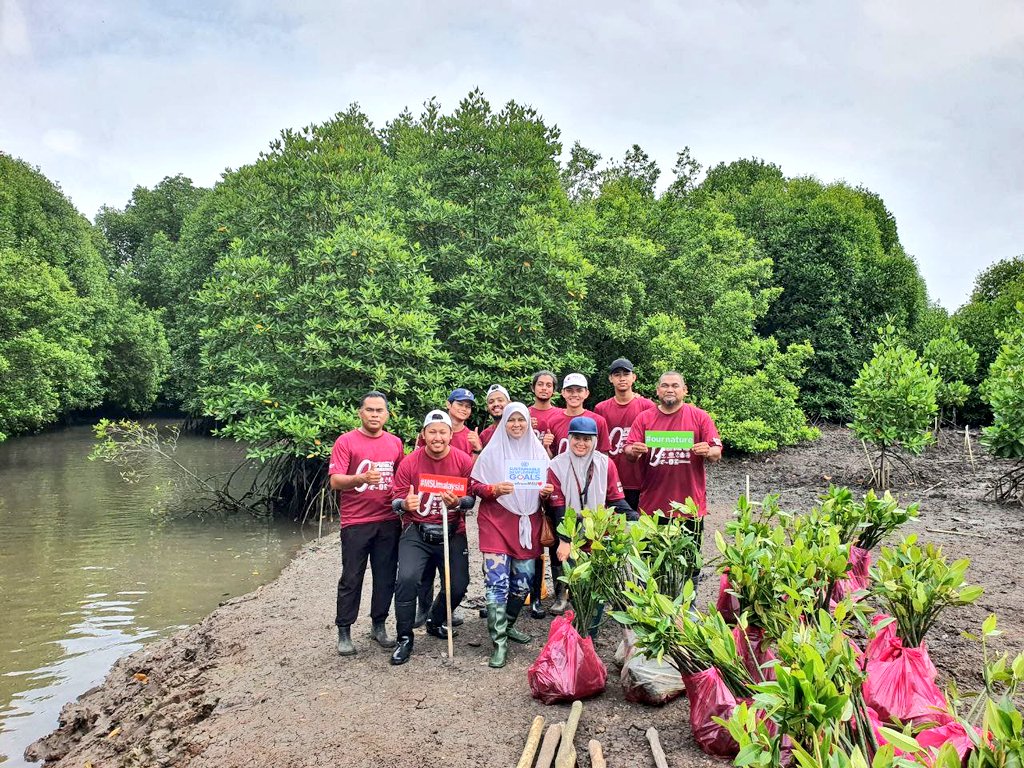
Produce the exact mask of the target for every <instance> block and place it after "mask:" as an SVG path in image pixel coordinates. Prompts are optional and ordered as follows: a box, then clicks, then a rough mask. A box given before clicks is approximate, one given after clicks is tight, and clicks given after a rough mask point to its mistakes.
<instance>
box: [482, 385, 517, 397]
mask: <svg viewBox="0 0 1024 768" xmlns="http://www.w3.org/2000/svg"><path fill="white" fill-rule="evenodd" d="M494 392H501V394H503V395H504V396H505V399H506V400H511V399H512V398H511V396H509V394H508V390H507V389H505V388H504V387H503V386H501V384H491V386H489V387H488V388H487V396H488V397H490V396H491V395H492V394H493V393H494Z"/></svg>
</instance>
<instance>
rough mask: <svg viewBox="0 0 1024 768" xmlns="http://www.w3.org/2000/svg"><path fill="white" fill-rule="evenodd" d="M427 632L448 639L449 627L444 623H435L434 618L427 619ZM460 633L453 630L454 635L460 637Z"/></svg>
mask: <svg viewBox="0 0 1024 768" xmlns="http://www.w3.org/2000/svg"><path fill="white" fill-rule="evenodd" d="M427 634H428V635H433V636H434V637H439V638H440V639H442V640H447V639H448V627H446V626H445V625H444V624H435V623H434V622H433V620H431V619H427ZM458 636H459V633H458V632H457V631H456V630H454V629H453V630H452V637H458Z"/></svg>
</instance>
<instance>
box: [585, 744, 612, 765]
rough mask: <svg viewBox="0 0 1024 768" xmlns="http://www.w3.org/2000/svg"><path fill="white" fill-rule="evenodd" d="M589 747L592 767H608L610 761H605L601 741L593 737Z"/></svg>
mask: <svg viewBox="0 0 1024 768" xmlns="http://www.w3.org/2000/svg"><path fill="white" fill-rule="evenodd" d="M587 749H588V751H589V752H590V768H608V763H606V762H605V761H604V753H603V752H602V751H601V742H600V741H598V740H597V739H591V740H590V743H588V744H587Z"/></svg>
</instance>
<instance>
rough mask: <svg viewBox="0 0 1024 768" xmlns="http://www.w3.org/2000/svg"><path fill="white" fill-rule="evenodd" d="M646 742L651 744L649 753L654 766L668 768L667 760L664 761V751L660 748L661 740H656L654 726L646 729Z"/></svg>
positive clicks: (656, 732) (656, 731) (656, 733)
mask: <svg viewBox="0 0 1024 768" xmlns="http://www.w3.org/2000/svg"><path fill="white" fill-rule="evenodd" d="M647 740H648V741H649V742H651V753H652V754H653V755H654V764H655V765H656V766H657V767H658V768H668V760H666V759H665V750H663V749H662V748H661V739H659V738H658V729H657V728H655V727H654V726H651V727H650V728H648V729H647Z"/></svg>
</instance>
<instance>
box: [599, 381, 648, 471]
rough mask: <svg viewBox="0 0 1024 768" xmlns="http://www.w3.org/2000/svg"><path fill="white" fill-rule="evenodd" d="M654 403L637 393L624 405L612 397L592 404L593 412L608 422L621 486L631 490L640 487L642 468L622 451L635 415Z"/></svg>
mask: <svg viewBox="0 0 1024 768" xmlns="http://www.w3.org/2000/svg"><path fill="white" fill-rule="evenodd" d="M654 407H655V406H654V403H653V402H652V401H650V400H648V399H647V398H646V397H641V396H640V395H637V396H636V397H634V398H633V399H632V400H630V401H629V402H628V403H626V404H625V405H620V404H619V403H617V402H615V398H614V397H610V398H608V399H607V400H602V401H601V402H600V403H598V404H597V405H595V406H594V413H596V414H597V415H598V416H604V420H605V421H607V422H608V437H609V439H610V440H611V443H612V450H611V453H609V454H608V455H609V456H611V459H612V461H614V462H615V468H616V469H617V470H619V477H620V478H622V487H623V488H626V489H631V490H637V489H639V488H640V482H641V480H643V470H642V468H641V466H640V464H639V463H634V462H632V461H630V460H629V459H627V458H626V457H625V455H624V454H623V453H622V449H623V448H625V447H626V440H628V439H629V428H630V427H631V426H633V422H634V421H635V420H636V417H637V416H639V415H640V414H641V413H642V412H643V411H646V410H649V409H651V408H654Z"/></svg>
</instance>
